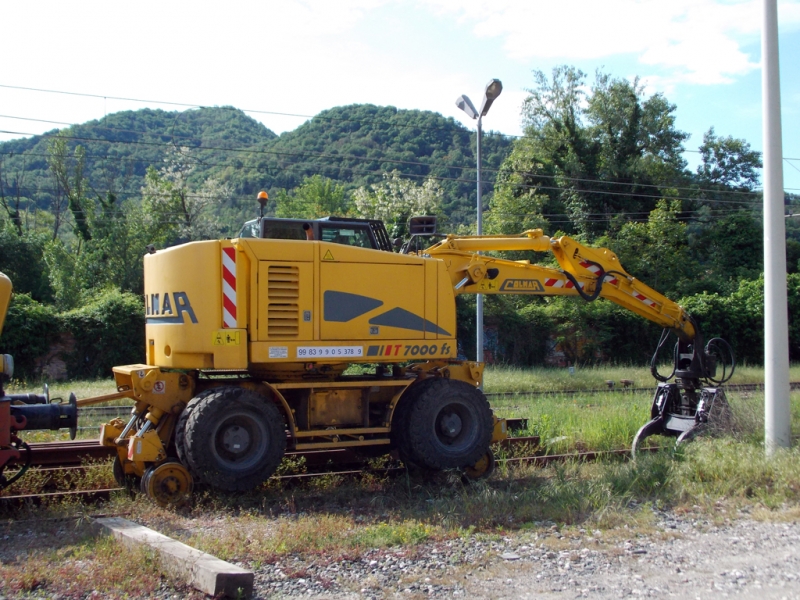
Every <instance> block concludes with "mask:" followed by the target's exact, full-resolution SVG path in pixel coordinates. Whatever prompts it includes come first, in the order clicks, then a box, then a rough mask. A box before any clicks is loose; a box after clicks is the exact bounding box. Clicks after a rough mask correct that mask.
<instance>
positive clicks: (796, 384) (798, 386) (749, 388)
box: [485, 381, 800, 398]
mask: <svg viewBox="0 0 800 600" xmlns="http://www.w3.org/2000/svg"><path fill="white" fill-rule="evenodd" d="M789 386H790V389H791V390H795V391H796V390H800V381H792V382H790V383H789ZM723 387H724V388H725V390H726V391H729V392H760V391H763V390H764V384H763V383H738V384H734V385H731V384H727V383H726V384H725V385H724V386H723ZM654 391H655V388H654V387H624V386H622V387H616V386H614V387H611V386H609V387H605V388H595V389H588V390H544V391H543V390H537V391H527V390H522V391H518V392H489V393H487V394H485V396H486V397H487V398H513V397H515V396H575V395H577V394H584V395H587V396H594V395H597V394H611V393H615V392H626V393H630V394H633V393H636V392H647V393H649V394H652V393H653V392H654Z"/></svg>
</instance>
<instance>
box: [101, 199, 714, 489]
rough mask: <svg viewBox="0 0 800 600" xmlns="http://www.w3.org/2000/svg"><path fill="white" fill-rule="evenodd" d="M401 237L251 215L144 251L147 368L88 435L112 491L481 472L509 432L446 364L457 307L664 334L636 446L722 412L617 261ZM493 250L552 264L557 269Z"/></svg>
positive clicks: (608, 255) (580, 252) (415, 222)
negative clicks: (346, 471) (569, 308)
mask: <svg viewBox="0 0 800 600" xmlns="http://www.w3.org/2000/svg"><path fill="white" fill-rule="evenodd" d="M262 207H263V204H262ZM410 226H411V231H412V233H414V234H415V235H414V236H413V237H412V238H411V241H410V242H409V243H407V244H406V245H405V246H404V247H402V248H400V249H399V250H400V251H399V252H398V251H395V250H394V248H393V244H392V243H391V242H390V240H389V238H388V236H387V234H386V229H385V227H384V225H383V223H381V222H379V221H372V220H362V219H338V218H332V217H331V218H326V219H319V220H311V221H309V220H302V219H268V218H259V219H256V220H254V221H251V222H249V223H247V224H245V227H244V228H243V229H242V231H241V232H240V234H239V236H237V237H236V238H234V239H229V240H218V241H202V242H191V243H187V244H183V245H180V246H175V247H172V248H168V249H165V250H158V251H156V250H154V249H151V251H150V253H149V254H147V255H145V257H144V267H145V296H146V346H145V350H146V364H136V365H127V366H120V367H116V368H114V376H115V380H116V384H117V387H118V390H119V392H121V393H122V394H124V395H126V396H128V397H130V398H131V400H133V402H134V403H135V405H134V408H133V411H132V416H131V418H130V420H128V421H127V423H126V422H125V421H123V420H120V419H117V420H114V421H111V422H110V423H107V424H106V425H104V427H103V429H102V433H101V443H102V444H105V445H108V446H113V447H115V448H116V449H117V457H116V459H115V464H114V472H115V477H116V478H117V480H118V481H119V482H120V483H128V484H130V483H135V484H138V485H139V486H140V487H141V490H142V491H143V492H145V493H146V494H148V495H149V496H150V497H151V498H153V499H154V500H156V501H157V502H159V503H162V504H165V503H170V502H176V501H181V500H182V499H184V498H186V497H187V496H188V495H189V494H190V493H191V491H192V488H193V485H194V482H202V483H204V484H207V485H209V486H212V487H214V488H217V489H220V490H226V491H243V490H248V489H252V488H254V487H256V486H258V485H259V484H260V483H262V482H263V481H264V480H266V479H267V478H268V477H269V476H270V475H272V474H273V473H274V471H275V470H276V468H277V467H278V465H279V463H280V462H281V460H282V457H283V455H284V453H285V451H286V449H287V448H290V449H292V450H331V449H339V448H352V449H354V450H356V451H360V452H363V453H365V454H367V453H373V454H375V453H386V452H389V451H390V450H396V451H397V452H398V453H399V456H400V457H401V459H402V460H403V461H404V462H406V463H407V464H411V465H416V466H417V467H419V468H421V469H428V470H444V469H463V470H465V471H466V473H467V474H468V475H469V476H473V477H480V476H482V475H486V474H488V473H489V472H490V471H491V469H492V466H493V464H494V460H493V458H492V455H491V451H490V444H491V443H492V442H495V441H499V440H501V439H503V438H504V437H505V436H506V430H505V422H504V421H503V420H501V419H497V418H496V417H495V416H494V415H493V413H492V411H491V409H490V407H489V404H488V402H487V400H486V397H485V396H484V395H483V393H482V392H481V390H480V388H479V385H480V383H481V379H482V372H483V364H480V363H476V362H470V361H464V360H458V359H457V358H456V354H457V352H456V348H457V343H456V302H455V298H456V296H457V295H458V294H476V293H481V294H529V295H531V294H532V295H546V296H557V295H563V296H581V297H582V298H584V299H585V300H594V299H596V298H606V299H608V300H611V301H612V302H615V303H617V304H619V305H621V306H623V307H625V308H627V309H629V310H632V311H633V312H635V313H637V314H639V315H641V316H643V317H644V318H646V319H649V320H651V321H654V322H656V323H659V324H661V325H662V326H663V327H664V328H665V331H667V332H670V331H671V332H674V333H676V334H677V336H678V340H679V341H678V344H677V346H676V350H675V352H676V354H675V370H674V373H673V375H674V376H675V378H676V382H677V383H673V384H667V383H663V384H662V385H660V386H659V388H658V391H657V393H656V399H655V400H654V406H653V420H652V421H651V422H650V424H648V425H647V426H646V427H645V428H643V431H642V432H640V435H639V438H638V439H637V442H638V440H639V439H641V438H643V437H645V436H646V435H649V434H652V433H666V434H671V433H675V432H679V433H680V434H681V435H683V436H684V437H688V436H689V435H691V434H692V432H697V431H698V428H699V427H702V426H703V424H704V423H705V421H706V420H707V414H708V413H709V409H710V406H711V405H712V404H714V403H715V402H716V401H717V400H719V401H720V402H722V401H723V400H724V398H723V397H722V396H721V392H719V391H717V390H716V388H706V387H703V386H702V384H701V382H702V381H712V378H713V376H714V374H715V373H714V371H715V363H716V360H715V357H714V356H713V350H712V349H711V348H710V346H709V347H706V348H703V346H702V339H701V337H700V333H699V331H698V327H697V324H696V323H694V322H693V321H692V319H691V318H690V317H689V315H687V314H686V313H685V312H684V311H683V309H682V308H681V307H680V306H678V305H677V304H675V303H674V302H672V301H670V300H669V299H667V298H666V297H664V296H662V295H661V294H659V293H658V292H656V291H655V290H653V289H651V288H649V287H647V286H646V285H644V284H643V283H641V282H640V281H638V280H636V279H635V278H634V277H632V276H631V275H629V274H628V273H626V272H625V270H624V269H623V268H622V267H621V266H620V264H619V261H618V260H617V257H616V255H615V254H614V253H613V252H611V251H609V250H606V249H593V248H588V247H586V246H583V245H581V244H580V243H578V242H576V241H575V240H573V239H570V238H568V237H561V238H558V239H551V238H549V237H547V236H546V235H544V234H543V233H542V231H541V230H533V231H526V232H524V233H522V234H521V235H516V236H480V237H469V236H455V235H447V236H438V238H432V237H430V234H432V233H434V230H435V221H433V220H432V219H431V218H428V217H424V218H415V219H412V222H411V225H410ZM434 239H438V240H439V241H436V242H435V243H433V240H434ZM431 244H432V245H431ZM495 251H515V252H520V251H522V252H524V251H529V252H531V253H537V252H538V253H550V254H552V255H553V256H555V258H556V260H557V261H558V263H559V265H560V268H552V267H547V266H540V265H537V264H533V263H531V262H530V261H528V260H524V261H512V260H505V259H501V258H496V257H495V256H493V255H492V256H490V255H488V254H486V252H495ZM665 339H666V336H665ZM662 345H663V340H662ZM357 364H360V365H365V367H364V368H362V369H349V370H348V368H349V367H352V366H353V365H357ZM662 379H663V380H665V379H666V378H662ZM720 398H722V399H721V400H720Z"/></svg>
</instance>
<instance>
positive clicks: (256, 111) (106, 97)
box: [0, 84, 800, 160]
mask: <svg viewBox="0 0 800 600" xmlns="http://www.w3.org/2000/svg"><path fill="white" fill-rule="evenodd" d="M0 88H6V89H14V90H24V91H32V92H40V93H47V94H63V95H68V96H79V97H85V98H97V99H100V98H102V99H103V100H119V101H123V102H137V103H140V104H162V105H165V106H179V107H182V108H218V109H222V110H232V111H238V112H243V113H252V114H263V115H275V116H282V117H296V118H303V119H322V120H329V121H341V122H363V121H367V122H375V123H386V124H391V125H394V126H396V127H416V128H417V129H422V130H438V131H442V130H449V129H447V128H444V127H420V126H418V125H410V124H409V125H400V124H396V123H392V122H391V121H385V120H383V119H369V118H365V117H360V118H358V119H346V118H342V117H328V116H320V115H319V114H317V115H305V114H299V113H287V112H277V111H269V110H262V109H239V108H236V107H233V106H208V105H204V104H199V103H186V102H174V101H169V100H145V99H141V98H128V97H124V96H109V95H103V94H89V93H85V92H69V91H64V90H52V89H45V88H33V87H25V86H16V85H7V84H0ZM431 112H432V111H431ZM46 122H47V121H46ZM454 122H456V123H458V122H457V121H455V120H454ZM459 125H460V124H459ZM461 127H463V125H461ZM464 131H465V132H467V133H469V134H470V135H472V133H473V132H472V131H471V130H469V129H467V128H466V127H464ZM489 134H494V135H499V136H501V137H505V138H512V139H523V138H525V137H526V136H525V135H524V134H523V135H515V134H509V133H502V132H498V131H493V132H489ZM24 135H35V134H24ZM545 139H550V140H558V138H545ZM681 152H691V153H693V154H699V153H700V150H689V149H686V148H682V149H681ZM787 160H800V158H789V159H787Z"/></svg>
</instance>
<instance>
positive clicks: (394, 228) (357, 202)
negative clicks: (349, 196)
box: [353, 171, 444, 237]
mask: <svg viewBox="0 0 800 600" xmlns="http://www.w3.org/2000/svg"><path fill="white" fill-rule="evenodd" d="M443 196H444V192H443V191H442V188H441V186H440V185H439V184H438V182H437V181H436V180H434V179H430V178H429V179H426V180H425V181H424V182H423V183H422V185H417V184H416V183H414V182H413V181H411V180H410V179H404V178H402V177H401V176H400V174H399V173H398V172H397V171H392V173H384V176H383V181H382V182H381V183H377V184H373V185H371V186H369V189H367V188H365V187H360V188H358V189H357V190H356V191H355V192H354V193H353V205H354V207H355V213H356V214H357V215H358V216H360V217H364V218H367V219H378V220H380V221H383V222H384V223H385V224H386V229H387V230H388V231H389V235H390V236H392V237H403V236H405V235H407V233H408V230H407V225H408V219H409V218H410V217H413V216H422V215H436V214H438V213H439V212H440V206H441V202H442V198H443Z"/></svg>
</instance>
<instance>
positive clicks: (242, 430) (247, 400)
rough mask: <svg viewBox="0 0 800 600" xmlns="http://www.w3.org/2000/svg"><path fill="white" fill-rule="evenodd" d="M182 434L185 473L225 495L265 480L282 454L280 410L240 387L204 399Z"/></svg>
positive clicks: (283, 433)
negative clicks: (189, 473)
mask: <svg viewBox="0 0 800 600" xmlns="http://www.w3.org/2000/svg"><path fill="white" fill-rule="evenodd" d="M183 433H184V452H185V454H186V461H187V463H188V466H189V471H190V472H191V473H192V475H193V476H195V477H196V478H198V479H199V480H200V481H203V482H205V483H208V484H209V485H211V486H213V487H215V488H217V489H220V490H225V491H246V490H249V489H252V488H254V487H256V486H257V485H259V484H260V483H262V482H263V481H265V480H266V479H267V478H268V477H269V476H270V475H272V474H273V473H274V472H275V470H276V469H277V468H278V465H279V464H280V462H281V459H282V458H283V454H284V452H285V450H286V429H285V426H284V420H283V415H282V414H281V413H280V411H279V410H278V407H277V406H275V404H273V403H272V402H271V401H270V400H269V399H268V398H264V397H262V396H260V395H259V394H257V393H255V392H252V391H250V390H246V389H243V388H238V387H221V388H216V389H215V390H213V392H212V393H210V394H208V395H205V396H203V397H202V398H201V399H200V401H199V402H198V403H197V405H196V406H195V407H194V408H193V409H192V411H191V414H190V415H189V417H188V419H187V420H186V425H185V429H184V432H183Z"/></svg>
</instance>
